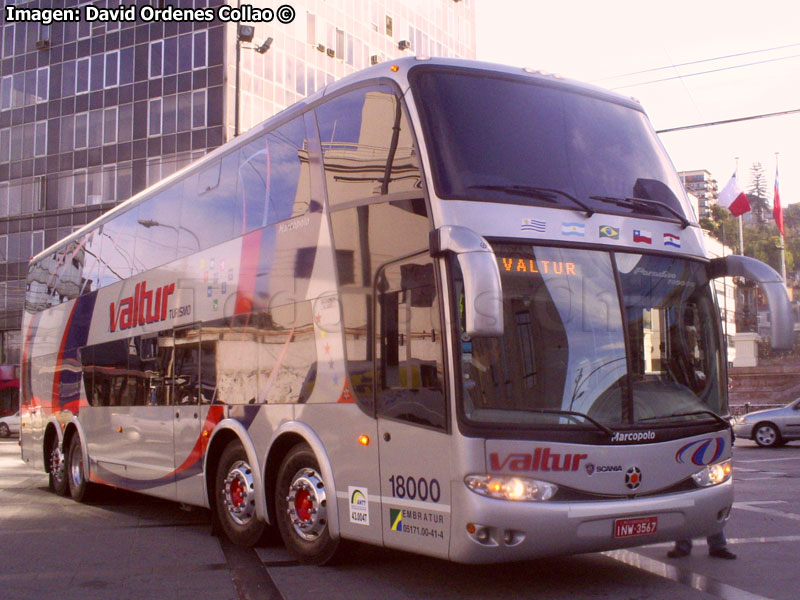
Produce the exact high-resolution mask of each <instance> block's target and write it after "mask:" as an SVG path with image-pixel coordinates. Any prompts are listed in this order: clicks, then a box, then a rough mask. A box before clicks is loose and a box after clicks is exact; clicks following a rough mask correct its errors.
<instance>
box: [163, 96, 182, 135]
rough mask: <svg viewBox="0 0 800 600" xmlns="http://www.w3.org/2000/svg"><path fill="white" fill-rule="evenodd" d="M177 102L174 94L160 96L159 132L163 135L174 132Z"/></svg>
mask: <svg viewBox="0 0 800 600" xmlns="http://www.w3.org/2000/svg"><path fill="white" fill-rule="evenodd" d="M177 104H178V97H177V96H175V95H174V94H173V95H172V96H165V97H164V98H162V105H161V112H162V114H163V119H162V122H163V126H162V128H161V133H162V134H163V135H169V134H171V133H175V123H176V110H177Z"/></svg>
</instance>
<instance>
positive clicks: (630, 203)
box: [589, 196, 690, 229]
mask: <svg viewBox="0 0 800 600" xmlns="http://www.w3.org/2000/svg"><path fill="white" fill-rule="evenodd" d="M589 199H590V200H598V201H600V202H607V203H609V204H616V205H617V206H622V207H623V208H640V209H645V210H648V209H649V210H650V211H651V212H652V210H653V209H654V208H656V209H658V208H660V209H663V210H666V211H667V212H668V213H670V214H671V215H672V216H674V217H675V218H676V219H678V221H680V223H681V229H686V228H687V227H688V226H689V225H690V223H689V219H687V218H686V217H685V216H683V215H682V214H681V213H680V212H679V211H677V210H675V209H674V208H672V207H671V206H670V205H669V204H665V203H664V202H661V201H659V200H650V199H648V198H634V197H631V196H629V197H626V198H617V197H616V196H589Z"/></svg>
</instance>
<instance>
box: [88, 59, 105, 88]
mask: <svg viewBox="0 0 800 600" xmlns="http://www.w3.org/2000/svg"><path fill="white" fill-rule="evenodd" d="M91 65H92V66H91V70H92V75H91V77H92V82H91V89H92V91H93V92H96V91H98V90H102V89H103V86H104V85H105V83H104V81H103V80H104V78H105V56H103V55H102V54H95V55H94V56H92V63H91Z"/></svg>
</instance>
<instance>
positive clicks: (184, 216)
mask: <svg viewBox="0 0 800 600" xmlns="http://www.w3.org/2000/svg"><path fill="white" fill-rule="evenodd" d="M238 163H239V152H236V151H234V152H231V153H229V154H228V155H226V156H224V157H222V159H220V160H218V161H215V162H213V163H212V164H210V165H209V166H208V167H206V168H205V169H204V170H203V171H201V172H199V173H197V174H196V175H193V176H192V177H189V178H188V179H186V180H185V181H184V184H183V201H182V203H181V209H180V214H181V219H180V225H178V230H179V231H178V250H179V254H180V255H185V254H188V253H191V252H197V251H198V250H202V249H204V248H209V247H211V246H215V245H216V244H219V243H221V242H224V241H227V240H229V239H231V238H232V237H233V236H234V218H235V217H236V206H235V204H236V171H237V166H238Z"/></svg>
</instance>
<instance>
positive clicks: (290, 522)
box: [275, 444, 339, 565]
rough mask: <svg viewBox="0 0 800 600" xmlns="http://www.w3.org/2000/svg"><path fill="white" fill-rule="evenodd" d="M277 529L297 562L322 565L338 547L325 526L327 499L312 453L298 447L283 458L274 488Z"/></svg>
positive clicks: (299, 445)
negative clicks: (296, 558)
mask: <svg viewBox="0 0 800 600" xmlns="http://www.w3.org/2000/svg"><path fill="white" fill-rule="evenodd" d="M275 512H276V513H277V521H278V529H279V530H280V533H281V537H282V538H283V542H284V544H286V547H287V548H288V549H289V550H290V551H291V552H292V553H294V554H295V555H296V556H297V557H298V559H299V560H300V562H302V563H306V564H317V565H321V564H325V563H326V562H328V561H330V560H331V559H332V558H333V556H334V554H335V553H336V549H337V547H338V545H339V540H338V539H333V538H331V534H330V528H329V527H328V499H327V494H326V490H325V482H324V481H323V480H322V475H320V473H319V464H318V463H317V458H316V456H314V452H313V451H312V450H311V448H310V447H309V446H308V445H306V444H298V445H297V446H295V447H294V448H292V449H291V450H290V451H289V453H288V454H287V455H286V458H284V459H283V463H282V464H281V468H280V470H279V471H278V480H277V484H276V486H275Z"/></svg>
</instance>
